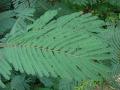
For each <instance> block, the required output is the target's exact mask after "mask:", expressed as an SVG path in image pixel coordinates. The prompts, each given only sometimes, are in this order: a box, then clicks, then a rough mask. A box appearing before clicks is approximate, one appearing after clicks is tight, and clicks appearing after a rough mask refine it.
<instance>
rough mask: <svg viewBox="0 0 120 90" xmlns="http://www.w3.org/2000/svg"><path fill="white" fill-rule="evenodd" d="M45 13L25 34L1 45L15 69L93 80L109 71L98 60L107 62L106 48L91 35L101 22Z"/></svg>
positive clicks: (74, 14)
mask: <svg viewBox="0 0 120 90" xmlns="http://www.w3.org/2000/svg"><path fill="white" fill-rule="evenodd" d="M56 14H57V11H56V10H53V11H48V12H46V13H45V14H44V15H43V16H41V17H40V18H39V19H38V20H36V21H35V22H34V23H33V24H32V25H31V26H30V28H29V31H28V32H25V33H24V34H21V35H18V36H16V37H11V38H9V40H8V41H7V42H6V43H4V44H2V45H3V46H4V54H5V55H6V57H7V59H8V61H9V62H10V63H11V64H12V65H13V66H14V68H15V70H19V71H21V72H26V73H27V74H33V75H36V74H37V75H38V76H39V77H43V76H46V77H50V76H51V77H57V76H60V77H62V78H68V79H71V78H75V79H77V80H84V79H97V78H100V77H101V76H102V77H104V76H106V75H107V73H108V71H109V69H108V68H107V66H105V65H103V63H102V61H105V60H109V59H111V56H110V54H109V53H110V48H109V46H108V44H107V43H105V42H104V41H103V40H102V39H101V38H99V37H97V36H96V35H95V33H99V32H100V31H99V30H101V31H103V29H101V28H100V27H101V26H102V25H103V21H101V20H98V19H97V17H95V16H92V15H91V14H85V15H82V14H81V13H80V12H77V13H73V14H71V15H66V16H62V17H60V18H58V19H55V18H54V17H55V16H56Z"/></svg>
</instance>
